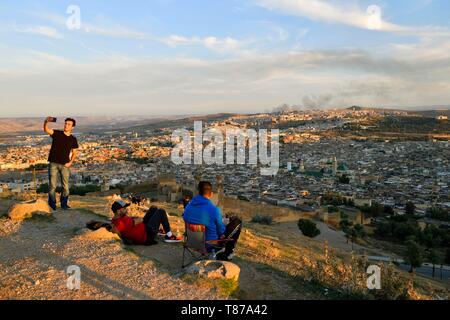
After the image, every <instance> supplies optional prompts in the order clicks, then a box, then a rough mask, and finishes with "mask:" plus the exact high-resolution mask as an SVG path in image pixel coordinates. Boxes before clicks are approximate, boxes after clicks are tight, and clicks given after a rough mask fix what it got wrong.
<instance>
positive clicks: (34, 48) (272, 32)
mask: <svg viewBox="0 0 450 320" xmlns="http://www.w3.org/2000/svg"><path fill="white" fill-rule="evenodd" d="M306 4H308V5H306ZM73 6H75V7H76V8H79V10H80V17H81V20H80V21H81V24H80V28H79V29H77V28H75V29H70V28H68V26H67V22H68V19H69V18H70V17H73V13H74V11H71V10H68V9H70V8H72V9H73ZM449 9H450V4H449V3H448V2H447V1H438V0H434V1H433V0H416V1H395V3H393V2H392V1H357V0H354V1H322V0H320V1H319V0H313V1H305V0H297V1H293V0H282V1H274V0H245V1H228V2H217V1H214V2H208V3H205V2H202V1H189V2H186V1H175V0H157V1H134V2H133V4H132V5H129V4H127V5H125V4H120V2H118V1H110V2H108V3H101V2H98V1H90V2H89V1H77V2H61V3H57V4H56V3H54V2H52V1H39V2H38V3H36V2H34V1H24V2H21V3H20V4H18V3H2V4H0V18H1V21H2V22H1V23H0V35H1V39H2V41H1V42H0V57H1V58H2V59H1V62H0V83H1V86H0V96H2V99H1V100H0V107H1V110H2V112H1V113H0V117H27V116H33V117H35V116H42V115H49V114H74V115H83V116H89V115H102V114H107V115H112V116H119V115H125V114H142V115H154V116H157V115H158V116H165V115H176V114H207V113H217V112H239V113H258V112H266V111H272V110H273V109H274V108H276V107H277V106H279V105H281V104H283V103H287V104H289V105H297V106H301V107H305V108H342V107H348V106H352V105H362V106H368V107H398V108H408V107H416V106H432V105H437V106H439V105H443V106H447V105H448V104H449V101H450V79H449V78H448V74H449V71H450V53H449V52H450V50H449V49H450V26H449V23H450V19H449V15H450V14H449V12H450V10H449Z"/></svg>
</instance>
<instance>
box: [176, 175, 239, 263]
mask: <svg viewBox="0 0 450 320" xmlns="http://www.w3.org/2000/svg"><path fill="white" fill-rule="evenodd" d="M198 192H199V195H197V196H195V197H194V198H193V199H192V200H191V202H189V204H188V205H187V206H186V209H185V210H184V214H183V219H184V221H186V222H187V223H190V224H201V225H204V226H205V228H206V232H205V240H206V241H211V240H221V239H222V240H223V239H225V238H231V239H232V241H227V242H223V243H220V242H219V244H218V246H219V247H222V248H219V251H220V252H219V253H218V254H217V259H218V260H231V259H232V257H233V251H234V248H235V246H236V243H237V240H238V238H239V235H240V232H241V220H240V219H238V218H234V219H230V223H228V222H227V226H225V225H224V223H223V221H222V215H221V213H220V209H219V208H218V207H216V206H215V205H214V204H213V203H212V202H211V200H210V199H211V198H212V196H213V192H212V185H211V183H210V182H208V181H202V182H200V183H199V185H198ZM207 249H208V251H212V250H214V249H217V246H216V245H214V246H211V245H207Z"/></svg>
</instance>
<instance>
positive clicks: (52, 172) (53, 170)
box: [48, 162, 70, 206]
mask: <svg viewBox="0 0 450 320" xmlns="http://www.w3.org/2000/svg"><path fill="white" fill-rule="evenodd" d="M58 175H59V177H60V179H61V187H62V192H61V202H62V199H63V198H66V199H67V198H68V197H69V178H70V169H69V168H67V167H66V166H64V165H63V164H59V163H53V162H50V164H49V166H48V181H49V185H48V188H49V190H48V201H49V204H50V205H52V204H53V206H54V205H56V186H57V184H58Z"/></svg>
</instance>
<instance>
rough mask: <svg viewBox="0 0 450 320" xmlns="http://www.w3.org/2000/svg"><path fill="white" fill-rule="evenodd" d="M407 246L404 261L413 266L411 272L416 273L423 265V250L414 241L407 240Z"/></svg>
mask: <svg viewBox="0 0 450 320" xmlns="http://www.w3.org/2000/svg"><path fill="white" fill-rule="evenodd" d="M405 244H406V250H405V252H404V260H405V262H406V263H408V264H409V265H410V266H411V269H410V270H409V272H410V273H414V270H415V269H416V268H417V267H420V266H421V265H422V263H423V253H422V248H421V247H420V246H419V245H418V244H417V242H415V241H414V240H412V239H409V240H407V241H406V242H405Z"/></svg>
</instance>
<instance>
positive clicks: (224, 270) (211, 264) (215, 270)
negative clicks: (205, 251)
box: [186, 260, 241, 281]
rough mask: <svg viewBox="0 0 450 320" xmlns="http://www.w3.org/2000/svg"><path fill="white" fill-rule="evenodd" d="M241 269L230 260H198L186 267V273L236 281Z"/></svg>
mask: <svg viewBox="0 0 450 320" xmlns="http://www.w3.org/2000/svg"><path fill="white" fill-rule="evenodd" d="M240 272H241V269H240V268H239V267H238V266H237V265H235V264H234V263H232V262H229V261H218V260H203V261H198V262H196V263H194V264H193V265H191V266H190V267H188V268H187V269H186V273H190V274H195V275H200V276H203V277H206V278H208V279H227V280H235V281H238V279H239V274H240Z"/></svg>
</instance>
